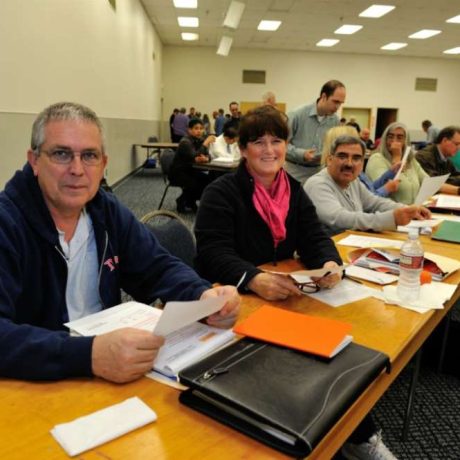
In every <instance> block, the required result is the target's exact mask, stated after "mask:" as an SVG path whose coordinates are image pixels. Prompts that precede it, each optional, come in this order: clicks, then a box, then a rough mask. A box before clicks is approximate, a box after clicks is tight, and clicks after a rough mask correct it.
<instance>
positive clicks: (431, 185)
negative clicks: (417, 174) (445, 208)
mask: <svg viewBox="0 0 460 460" xmlns="http://www.w3.org/2000/svg"><path fill="white" fill-rule="evenodd" d="M449 176H450V174H444V176H434V177H425V179H423V182H422V185H421V186H420V189H419V191H418V193H417V196H416V198H415V201H414V204H417V205H421V204H422V203H423V202H424V201H426V200H427V199H428V198H430V197H432V196H433V195H434V194H435V193H436V192H437V191H438V190H439V188H440V187H441V185H442V184H444V182H446V180H447V178H448V177H449ZM437 206H440V205H437Z"/></svg>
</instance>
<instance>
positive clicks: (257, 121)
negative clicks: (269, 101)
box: [238, 105, 289, 148]
mask: <svg viewBox="0 0 460 460" xmlns="http://www.w3.org/2000/svg"><path fill="white" fill-rule="evenodd" d="M265 134H271V135H272V136H276V137H279V138H280V139H283V140H285V141H287V139H288V135H289V128H288V123H287V117H286V115H285V114H284V113H283V112H280V111H279V110H278V109H276V108H274V107H272V106H271V105H261V106H259V107H256V108H255V109H252V110H249V111H248V112H247V113H246V115H245V116H244V117H243V118H242V120H241V122H240V127H239V136H240V137H239V141H238V144H239V146H240V147H242V148H246V147H247V145H248V142H253V141H255V140H256V139H258V138H259V137H262V136H264V135H265Z"/></svg>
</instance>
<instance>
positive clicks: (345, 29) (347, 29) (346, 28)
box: [334, 24, 363, 35]
mask: <svg viewBox="0 0 460 460" xmlns="http://www.w3.org/2000/svg"><path fill="white" fill-rule="evenodd" d="M362 28H363V26H358V25H352V24H344V25H343V26H341V27H339V28H338V29H337V30H336V31H334V33H335V34H342V35H351V34H354V33H355V32H358V30H361V29H362Z"/></svg>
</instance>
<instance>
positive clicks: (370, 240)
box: [337, 235, 403, 248]
mask: <svg viewBox="0 0 460 460" xmlns="http://www.w3.org/2000/svg"><path fill="white" fill-rule="evenodd" d="M337 244H341V245H342V246H352V247H357V248H400V247H401V245H402V244H403V241H399V240H390V239H387V238H378V237H375V236H362V235H348V236H346V237H345V238H342V239H341V240H340V241H338V242H337Z"/></svg>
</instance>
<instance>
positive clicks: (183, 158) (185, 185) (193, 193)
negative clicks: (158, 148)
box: [169, 118, 216, 212]
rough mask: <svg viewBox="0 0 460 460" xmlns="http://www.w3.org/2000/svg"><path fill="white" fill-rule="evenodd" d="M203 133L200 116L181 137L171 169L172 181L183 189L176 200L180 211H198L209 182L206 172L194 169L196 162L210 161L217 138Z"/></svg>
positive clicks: (191, 121) (191, 122)
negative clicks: (199, 201)
mask: <svg viewBox="0 0 460 460" xmlns="http://www.w3.org/2000/svg"><path fill="white" fill-rule="evenodd" d="M203 133H204V126H203V122H202V121H201V120H200V119H199V118H193V119H192V120H190V121H189V123H188V135H187V136H184V137H183V138H182V139H181V141H180V143H179V146H178V147H177V152H176V155H175V156H174V160H173V163H172V165H171V169H170V171H169V177H170V180H171V182H173V183H174V184H177V185H179V186H180V187H182V189H183V191H182V195H181V196H180V197H179V198H177V200H176V203H177V211H178V212H184V211H185V210H186V208H190V209H192V210H193V211H196V210H197V205H196V202H197V200H199V199H200V198H201V194H202V193H203V190H204V188H205V187H206V185H208V183H209V177H208V175H207V174H206V173H205V172H203V171H199V170H197V169H193V164H194V163H207V162H208V161H210V156H209V151H208V148H209V146H210V145H211V143H212V142H214V141H215V140H216V136H214V135H210V136H207V137H206V138H204V137H203Z"/></svg>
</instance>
